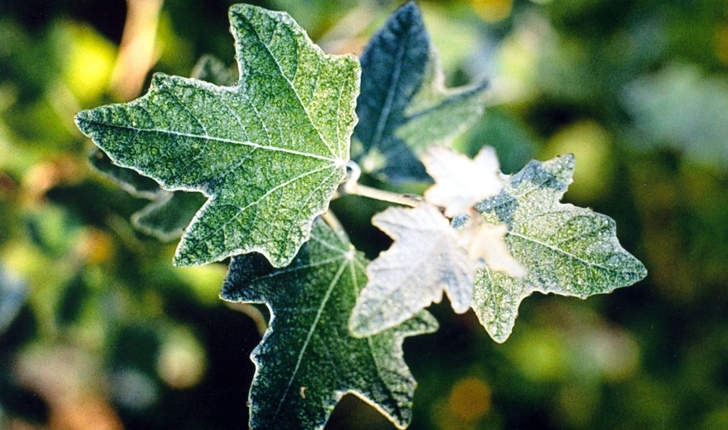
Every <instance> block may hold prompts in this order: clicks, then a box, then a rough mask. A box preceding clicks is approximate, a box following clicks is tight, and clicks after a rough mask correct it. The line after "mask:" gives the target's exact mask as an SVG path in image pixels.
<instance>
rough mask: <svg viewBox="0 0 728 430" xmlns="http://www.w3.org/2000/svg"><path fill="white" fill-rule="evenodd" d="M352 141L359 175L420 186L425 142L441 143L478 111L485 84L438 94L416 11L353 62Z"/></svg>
mask: <svg viewBox="0 0 728 430" xmlns="http://www.w3.org/2000/svg"><path fill="white" fill-rule="evenodd" d="M361 64H362V77H361V89H362V91H361V95H360V96H359V100H358V103H357V108H356V113H357V115H358V116H359V123H358V124H357V126H356V128H355V130H354V137H355V138H356V139H358V141H359V142H360V143H361V144H362V153H361V154H357V156H356V157H355V158H356V161H357V162H358V163H359V164H360V165H361V167H362V169H363V170H364V171H367V172H370V173H374V174H375V175H378V176H380V177H383V178H384V179H391V180H399V181H402V180H416V181H424V180H428V179H429V178H428V177H427V174H426V173H425V170H424V168H423V166H422V164H421V163H420V162H419V157H420V155H421V154H422V153H423V152H424V151H425V149H427V147H429V146H430V145H432V144H439V145H447V144H449V143H450V141H451V140H452V139H454V138H455V137H457V135H458V134H460V133H461V132H463V131H464V130H465V129H466V128H467V127H468V126H469V125H470V124H472V123H473V122H474V121H475V120H476V119H477V118H478V117H479V116H480V115H481V114H482V113H483V109H484V105H485V88H486V84H485V83H480V84H477V85H474V86H471V87H467V88H457V89H454V90H446V89H445V88H444V83H443V80H444V78H443V75H442V70H441V68H440V65H439V62H438V58H437V52H436V51H435V49H434V47H433V46H432V44H431V42H430V38H429V36H428V34H427V30H426V29H425V25H424V23H423V21H422V15H421V14H420V11H419V9H418V8H417V5H415V3H414V2H409V3H407V4H406V5H404V6H403V7H402V8H400V9H398V10H397V11H396V12H395V13H394V14H393V15H392V16H391V17H390V18H389V20H388V21H387V23H386V24H385V25H384V27H383V28H382V29H381V30H380V31H379V32H377V33H376V34H375V35H374V37H372V39H371V41H370V42H369V45H368V46H367V47H366V48H365V50H364V53H363V54H362V57H361Z"/></svg>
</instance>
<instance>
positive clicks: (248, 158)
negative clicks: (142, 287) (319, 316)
mask: <svg viewBox="0 0 728 430" xmlns="http://www.w3.org/2000/svg"><path fill="white" fill-rule="evenodd" d="M230 22H231V28H232V32H233V35H234V37H235V48H236V53H237V60H238V68H239V71H240V79H239V82H238V83H237V85H236V86H233V87H220V86H215V85H212V84H209V83H206V82H202V81H199V80H196V79H191V78H181V77H170V76H166V75H163V74H157V75H155V76H154V77H153V79H152V83H151V87H150V89H149V92H148V93H147V94H146V95H145V96H143V97H141V98H139V99H137V100H135V101H132V102H130V103H126V104H115V105H109V106H103V107H100V108H96V109H93V110H88V111H83V112H81V113H79V114H78V115H77V117H76V122H77V124H78V126H79V128H80V129H81V131H82V132H84V133H85V134H86V135H88V136H90V137H91V138H93V140H94V142H95V143H96V144H97V145H98V146H99V147H100V148H101V149H102V150H103V151H104V152H106V153H107V154H108V155H109V157H110V158H111V159H112V160H113V161H114V162H115V163H116V164H118V165H119V166H122V167H129V168H133V169H135V170H137V171H138V172H140V173H141V174H143V175H146V176H149V177H152V178H154V179H155V180H157V181H158V182H159V183H160V184H161V185H162V186H163V187H164V188H165V189H168V190H197V191H202V192H203V193H205V195H207V196H209V199H208V201H207V202H206V203H205V205H204V206H203V207H202V209H201V210H200V211H199V212H198V213H197V215H196V216H195V218H194V219H193V221H192V223H191V224H190V226H189V228H188V229H187V231H186V232H185V234H184V236H183V237H182V240H181V241H180V244H179V246H178V248H177V253H176V255H175V260H174V262H175V264H177V265H181V266H188V265H199V264H205V263H209V262H211V261H216V260H221V259H223V258H225V257H228V256H231V255H236V254H241V253H247V252H259V253H261V254H263V255H265V256H266V257H267V258H268V259H269V260H270V262H271V263H272V264H273V265H274V266H276V267H282V266H285V265H287V264H288V263H290V261H291V260H292V259H293V257H294V256H295V254H296V252H297V251H298V249H299V248H300V246H301V245H302V244H303V243H304V242H305V241H306V240H308V237H309V234H310V229H311V224H312V222H313V219H314V218H315V216H316V215H319V214H321V213H323V212H325V211H326V209H327V208H328V203H329V201H330V199H331V197H332V196H333V194H334V192H335V191H336V188H337V186H338V184H339V183H340V182H341V181H342V180H343V179H344V178H345V177H346V168H345V164H346V162H347V160H348V159H349V137H350V136H351V133H352V132H353V127H354V124H355V122H356V116H355V113H354V106H355V101H356V96H357V95H358V86H359V65H358V62H357V61H356V59H355V58H354V57H353V56H331V55H327V54H325V53H324V52H323V51H321V50H320V49H319V48H318V47H317V46H315V45H314V44H313V43H312V42H311V40H310V39H309V38H308V36H307V35H306V33H305V32H304V31H303V29H301V28H300V27H299V26H298V24H296V23H295V22H294V21H293V19H292V18H291V17H290V16H289V15H287V14H285V13H279V12H270V11H266V10H264V9H261V8H258V7H255V6H250V5H235V6H233V7H231V8H230Z"/></svg>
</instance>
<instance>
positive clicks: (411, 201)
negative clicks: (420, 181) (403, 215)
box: [341, 161, 422, 207]
mask: <svg viewBox="0 0 728 430" xmlns="http://www.w3.org/2000/svg"><path fill="white" fill-rule="evenodd" d="M346 167H347V168H348V169H349V178H348V179H347V180H346V182H345V183H344V184H343V186H342V187H341V193H342V194H353V195H357V196H361V197H367V198H370V199H374V200H381V201H383V202H388V203H394V204H398V205H403V206H410V207H416V206H417V205H419V204H420V203H421V202H422V197H420V196H418V195H415V194H401V193H394V192H391V191H386V190H380V189H378V188H372V187H368V186H366V185H362V184H360V183H359V182H358V181H359V177H361V168H360V167H359V165H358V164H356V163H355V162H353V161H349V162H348V163H347V165H346Z"/></svg>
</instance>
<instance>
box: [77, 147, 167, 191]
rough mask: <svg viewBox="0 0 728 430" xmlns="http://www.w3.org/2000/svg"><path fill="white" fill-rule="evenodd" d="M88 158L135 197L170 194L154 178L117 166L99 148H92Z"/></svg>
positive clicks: (99, 169) (106, 175) (93, 164)
mask: <svg viewBox="0 0 728 430" xmlns="http://www.w3.org/2000/svg"><path fill="white" fill-rule="evenodd" d="M88 160H89V163H91V166H93V167H94V168H95V169H96V171H97V172H99V173H101V174H102V175H104V176H105V177H107V178H109V179H111V180H112V181H114V183H116V185H118V186H119V187H120V188H121V189H123V190H124V191H126V192H127V193H129V194H131V195H132V196H134V197H139V198H143V199H149V200H154V199H156V198H160V197H166V196H167V195H168V194H170V193H169V191H165V190H163V189H161V188H160V187H159V184H157V182H156V181H154V180H153V179H150V178H148V177H146V176H142V175H140V174H139V173H137V172H136V171H135V170H132V169H127V168H126V167H119V166H117V165H116V164H114V163H113V162H112V161H111V158H109V156H108V155H106V154H105V153H104V151H102V150H100V149H99V148H94V149H92V150H91V153H90V154H89V156H88Z"/></svg>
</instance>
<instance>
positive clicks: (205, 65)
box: [89, 55, 237, 242]
mask: <svg viewBox="0 0 728 430" xmlns="http://www.w3.org/2000/svg"><path fill="white" fill-rule="evenodd" d="M192 77H193V78H196V79H200V80H203V81H207V82H210V83H213V84H216V85H232V84H234V83H235V82H236V80H237V76H236V72H235V71H233V70H231V69H230V68H229V67H227V66H226V65H225V64H224V63H223V62H222V61H221V60H219V59H217V58H216V57H214V56H211V55H203V56H202V57H201V58H200V59H199V60H198V61H197V64H195V67H194V69H193V71H192ZM89 161H90V162H91V165H92V166H93V167H94V168H95V169H96V170H97V171H99V172H100V173H102V174H103V175H104V176H106V177H108V178H110V179H111V180H113V181H114V182H116V183H117V184H118V185H119V186H120V187H121V188H122V189H124V190H125V191H127V192H128V193H129V194H131V195H133V196H135V197H141V198H146V199H149V200H153V202H152V203H150V204H149V205H148V206H146V207H145V208H143V209H142V210H140V211H139V212H137V213H135V214H134V215H132V218H131V220H132V224H133V225H134V226H135V227H136V228H137V229H138V230H140V231H142V232H144V233H146V234H148V235H150V236H153V237H155V238H157V239H159V240H161V241H165V242H168V241H173V240H176V239H179V238H180V237H182V234H183V233H184V230H185V228H187V226H188V225H189V224H190V222H191V221H192V219H193V218H194V216H195V214H196V213H197V211H198V210H200V208H201V207H202V205H204V204H205V201H207V198H206V197H205V196H204V195H202V194H201V193H194V192H185V191H174V192H169V191H166V190H163V189H161V188H160V187H159V184H157V182H156V181H154V180H153V179H150V178H148V177H146V176H142V175H140V174H139V173H138V172H136V171H135V170H133V169H128V168H125V167H119V166H117V165H115V164H113V163H112V161H111V159H110V158H109V156H108V155H106V154H105V153H104V152H103V151H102V150H101V149H99V148H94V149H93V150H92V151H91V154H90V155H89Z"/></svg>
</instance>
